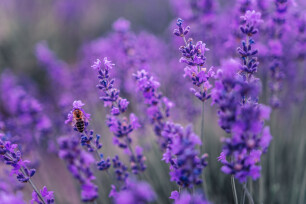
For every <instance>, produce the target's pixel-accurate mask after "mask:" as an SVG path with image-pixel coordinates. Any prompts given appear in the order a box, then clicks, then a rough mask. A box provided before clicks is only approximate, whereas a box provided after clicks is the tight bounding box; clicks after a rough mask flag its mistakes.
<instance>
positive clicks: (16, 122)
mask: <svg viewBox="0 0 306 204" xmlns="http://www.w3.org/2000/svg"><path fill="white" fill-rule="evenodd" d="M0 109H1V111H0V117H1V119H2V120H3V123H4V124H5V128H6V131H7V133H10V135H11V136H12V137H11V138H10V141H11V142H13V143H18V144H23V149H22V151H23V152H25V151H27V150H28V149H29V147H30V146H33V144H34V143H35V142H41V140H42V135H43V136H44V139H46V138H47V136H48V133H50V132H51V121H50V119H49V117H48V116H47V115H46V114H45V113H44V110H43V105H42V104H41V103H40V102H39V101H38V100H37V99H36V98H34V97H33V96H32V95H31V94H30V93H29V91H27V90H26V89H24V88H23V87H22V86H20V85H19V84H18V79H17V77H15V76H14V75H13V74H12V73H11V72H9V71H5V72H3V73H2V74H1V78H0ZM29 127H31V128H29Z"/></svg>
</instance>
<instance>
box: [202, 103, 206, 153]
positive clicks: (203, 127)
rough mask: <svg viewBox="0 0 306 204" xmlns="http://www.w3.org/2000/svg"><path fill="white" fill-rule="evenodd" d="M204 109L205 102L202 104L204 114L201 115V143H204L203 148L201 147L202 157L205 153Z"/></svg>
mask: <svg viewBox="0 0 306 204" xmlns="http://www.w3.org/2000/svg"><path fill="white" fill-rule="evenodd" d="M204 107H205V102H202V114H201V141H202V146H201V155H202V154H203V153H204V149H205V148H204V144H205V142H204Z"/></svg>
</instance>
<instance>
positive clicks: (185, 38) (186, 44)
mask: <svg viewBox="0 0 306 204" xmlns="http://www.w3.org/2000/svg"><path fill="white" fill-rule="evenodd" d="M183 39H184V42H185V45H186V46H187V45H188V44H187V41H186V38H185V36H184V37H183Z"/></svg>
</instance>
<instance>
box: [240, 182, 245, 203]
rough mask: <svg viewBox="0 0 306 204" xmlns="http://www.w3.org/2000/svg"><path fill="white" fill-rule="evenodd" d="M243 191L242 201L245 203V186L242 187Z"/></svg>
mask: <svg viewBox="0 0 306 204" xmlns="http://www.w3.org/2000/svg"><path fill="white" fill-rule="evenodd" d="M243 185H246V183H244V184H243ZM242 192H243V195H242V197H241V203H242V204H244V202H245V190H244V189H243V187H242Z"/></svg>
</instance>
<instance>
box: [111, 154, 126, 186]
mask: <svg viewBox="0 0 306 204" xmlns="http://www.w3.org/2000/svg"><path fill="white" fill-rule="evenodd" d="M112 162H113V168H114V171H115V174H116V179H117V181H119V182H123V183H124V184H125V183H126V179H127V178H128V176H129V173H128V167H127V166H126V165H125V164H124V163H123V162H121V161H120V159H119V157H118V155H116V156H115V157H114V158H113V159H112Z"/></svg>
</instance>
